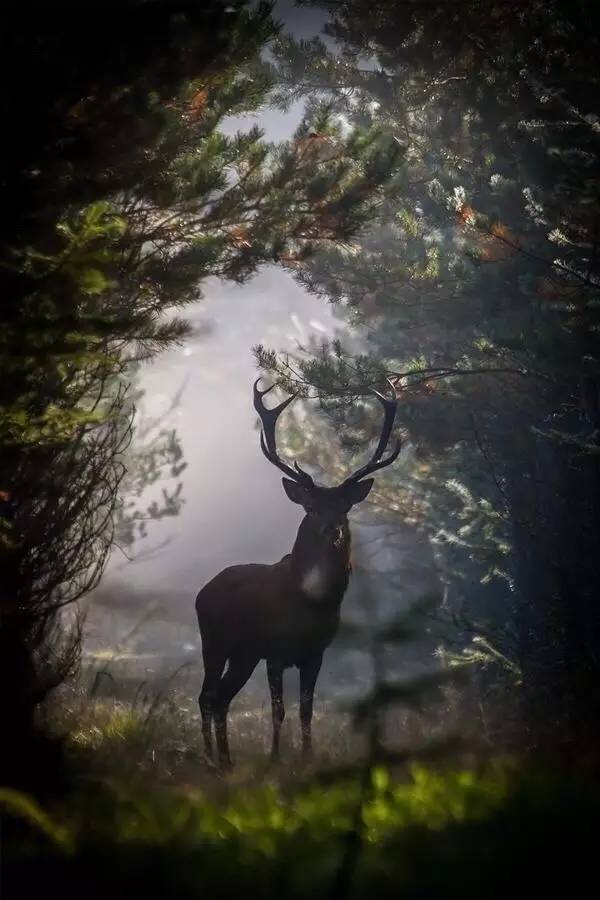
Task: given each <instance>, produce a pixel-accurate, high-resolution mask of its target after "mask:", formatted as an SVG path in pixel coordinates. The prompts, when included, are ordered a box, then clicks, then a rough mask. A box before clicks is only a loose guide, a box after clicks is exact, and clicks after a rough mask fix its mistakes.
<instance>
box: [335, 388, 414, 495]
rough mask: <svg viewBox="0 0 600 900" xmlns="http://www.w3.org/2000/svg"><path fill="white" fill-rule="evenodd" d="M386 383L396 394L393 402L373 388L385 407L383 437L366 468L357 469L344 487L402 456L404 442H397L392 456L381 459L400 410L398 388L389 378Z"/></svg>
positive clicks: (345, 482)
mask: <svg viewBox="0 0 600 900" xmlns="http://www.w3.org/2000/svg"><path fill="white" fill-rule="evenodd" d="M386 381H387V383H388V384H389V386H390V388H391V389H392V392H393V394H394V399H393V400H390V399H389V398H388V397H384V396H383V394H380V393H379V391H376V390H374V389H373V388H371V392H372V393H373V394H375V396H376V397H377V399H378V400H379V402H380V403H381V405H382V406H383V427H382V429H381V437H380V438H379V443H378V444H377V448H376V449H375V452H374V453H373V456H372V457H371V459H370V460H369V461H368V462H367V463H365V465H364V466H361V468H360V469H357V471H356V472H354V474H353V475H350V476H348V478H346V480H345V481H344V485H343V486H346V485H349V484H356V482H357V481H360V479H361V478H364V477H365V475H370V474H371V472H376V471H377V470H378V469H384V468H385V467H386V466H389V465H390V464H391V463H393V462H394V460H395V459H397V457H398V455H399V454H400V450H401V449H402V441H400V440H397V441H396V446H395V447H394V449H393V450H392V452H391V453H390V455H389V456H388V457H387V458H386V459H382V458H381V457H382V456H383V453H384V451H385V448H386V447H387V444H388V441H389V439H390V434H391V433H392V427H393V425H394V419H395V418H396V410H397V408H398V396H397V394H396V388H395V387H394V385H393V384H392V382H391V381H390V379H389V378H386Z"/></svg>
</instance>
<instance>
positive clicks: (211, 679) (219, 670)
mask: <svg viewBox="0 0 600 900" xmlns="http://www.w3.org/2000/svg"><path fill="white" fill-rule="evenodd" d="M202 656H203V658H204V681H203V682H202V690H201V691H200V696H199V697H198V705H199V707H200V716H201V718H202V737H203V738H204V750H205V753H206V755H207V756H208V758H209V759H212V758H213V745H212V718H213V706H214V700H215V694H216V691H217V687H218V686H219V681H220V680H221V675H222V674H223V669H224V668H225V662H226V659H225V657H224V656H222V655H221V654H216V653H211V652H210V651H207V650H205V649H204V646H203V647H202Z"/></svg>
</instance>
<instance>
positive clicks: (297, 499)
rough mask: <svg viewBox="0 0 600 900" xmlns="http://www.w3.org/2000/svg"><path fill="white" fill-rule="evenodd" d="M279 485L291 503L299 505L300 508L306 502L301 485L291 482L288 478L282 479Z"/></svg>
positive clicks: (304, 492) (304, 491)
mask: <svg viewBox="0 0 600 900" xmlns="http://www.w3.org/2000/svg"><path fill="white" fill-rule="evenodd" d="M281 483H282V485H283V489H284V491H285V492H286V494H287V495H288V498H289V499H290V500H291V501H292V503H299V504H300V505H301V506H302V505H303V503H304V502H305V500H306V490H305V489H304V488H303V487H302V485H300V484H296V482H295V481H292V480H291V479H290V478H282V479H281Z"/></svg>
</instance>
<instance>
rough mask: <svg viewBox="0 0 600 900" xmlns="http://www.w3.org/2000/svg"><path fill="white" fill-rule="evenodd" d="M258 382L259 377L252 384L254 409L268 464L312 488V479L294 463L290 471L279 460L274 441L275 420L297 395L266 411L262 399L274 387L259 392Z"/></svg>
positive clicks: (289, 467) (261, 446) (261, 445)
mask: <svg viewBox="0 0 600 900" xmlns="http://www.w3.org/2000/svg"><path fill="white" fill-rule="evenodd" d="M259 381H260V377H259V378H257V379H256V381H255V382H254V408H255V410H256V412H257V413H258V415H259V416H260V420H261V422H262V426H263V427H262V431H261V433H260V448H261V450H262V452H263V453H264V455H265V456H266V458H267V459H268V460H269V462H270V463H272V464H273V465H274V466H277V468H278V469H281V471H282V472H285V474H286V475H289V477H290V478H292V479H293V480H294V481H298V482H300V483H302V484H304V485H305V486H306V487H312V486H313V484H314V482H313V480H312V478H311V477H310V475H309V474H308V473H307V472H304V471H303V470H302V469H301V468H300V466H299V465H298V464H297V463H294V468H293V469H292V467H291V466H288V465H287V463H284V462H283V460H282V459H280V458H279V454H278V453H277V444H276V441H275V425H276V424H277V419H278V418H279V416H280V415H281V413H282V412H283V410H284V409H285V408H286V406H289V404H290V403H291V402H292V400H295V398H296V396H297V395H296V394H292V396H291V397H287V398H286V399H285V400H283V402H282V403H280V404H279V405H278V406H275V407H274V408H273V409H267V407H266V406H265V405H264V403H263V400H262V398H263V397H264V395H265V394H268V393H269V391H272V390H273V388H274V387H275V385H274V384H272V385H271V386H270V387H268V388H266V389H265V390H264V391H261V390H260V388H259V387H258V382H259Z"/></svg>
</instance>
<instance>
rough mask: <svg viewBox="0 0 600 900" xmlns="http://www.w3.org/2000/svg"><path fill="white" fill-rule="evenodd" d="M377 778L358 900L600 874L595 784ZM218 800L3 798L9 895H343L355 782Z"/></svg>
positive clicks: (532, 778)
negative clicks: (49, 803) (49, 801)
mask: <svg viewBox="0 0 600 900" xmlns="http://www.w3.org/2000/svg"><path fill="white" fill-rule="evenodd" d="M370 780H371V791H372V792H371V795H370V798H369V800H368V802H366V803H365V804H364V805H363V806H362V808H361V809H360V818H361V819H362V823H363V829H364V831H363V838H362V841H361V843H360V844H359V845H358V847H357V857H356V860H355V861H354V866H353V871H352V873H351V878H350V883H349V894H348V895H349V896H353V897H363V896H364V897H366V896H372V893H373V891H377V893H378V895H379V896H392V895H393V896H397V894H398V892H399V891H400V892H401V893H402V895H403V896H406V897H415V898H416V897H422V896H435V895H437V894H438V892H439V891H441V890H442V889H443V891H444V894H445V895H446V896H451V897H477V896H481V894H482V893H484V894H485V895H486V896H488V897H502V896H505V892H506V891H507V890H508V889H509V886H510V884H514V882H515V879H516V880H518V881H519V882H520V883H524V881H525V880H528V879H529V878H534V879H535V883H536V887H537V888H538V889H540V890H543V889H545V888H549V887H550V885H554V886H556V884H557V883H562V882H563V881H564V882H565V883H566V880H567V879H568V882H569V883H570V884H571V886H572V887H574V886H575V885H577V884H579V883H581V884H583V883H584V879H585V877H586V876H587V875H588V874H591V872H592V866H593V858H594V855H593V852H592V847H593V822H594V821H595V817H596V816H597V813H598V803H599V798H598V792H597V789H596V787H595V785H594V783H593V782H590V781H586V779H585V778H583V777H582V778H573V777H570V778H566V779H564V778H560V777H558V776H557V775H556V774H552V773H551V772H550V773H540V772H538V773H536V774H534V773H532V772H525V773H519V772H515V771H511V768H510V767H506V766H505V767H502V766H495V767H490V768H489V769H488V770H487V771H484V772H480V773H475V772H472V771H468V770H463V771H458V772H446V773H439V772H435V771H433V770H430V769H425V768H414V769H413V770H412V772H411V774H410V776H409V777H407V778H404V779H397V778H396V777H393V776H392V775H391V773H389V772H388V771H386V770H385V769H382V768H376V769H374V770H372V772H371V779H370ZM220 793H221V797H219V796H218V794H219V790H218V789H216V794H215V793H213V795H212V796H211V795H210V794H206V793H202V792H200V791H197V790H194V789H193V788H188V789H187V790H185V791H177V792H174V791H169V792H167V791H161V790H155V791H153V792H152V793H147V792H146V793H145V794H143V795H140V794H138V793H137V792H136V791H135V790H132V789H128V788H127V787H125V786H124V785H119V784H115V785H113V786H112V787H108V786H104V787H99V786H90V787H89V788H86V789H80V790H79V791H78V792H76V793H74V794H71V795H70V796H68V797H67V798H65V800H64V801H63V802H61V803H60V804H56V805H53V807H52V808H51V810H50V811H49V812H47V811H46V810H44V809H42V808H41V807H39V806H38V805H37V804H36V803H35V802H34V801H31V800H30V799H28V798H26V797H23V796H22V795H16V794H8V793H7V792H5V793H4V794H2V795H1V797H0V802H1V803H2V806H3V810H4V817H5V818H6V819H7V820H8V821H7V825H8V828H7V830H8V832H9V834H8V839H7V840H6V841H5V849H4V879H5V886H6V889H7V890H9V889H12V890H14V889H15V888H16V887H17V886H18V887H19V888H20V890H23V891H24V890H29V889H32V888H34V887H35V886H36V885H41V884H44V885H45V888H46V889H49V888H53V887H54V886H56V888H57V889H60V892H61V894H62V896H65V897H70V896H76V892H78V891H79V890H80V884H81V881H80V879H81V878H82V877H86V876H87V882H86V884H87V886H86V891H87V893H88V894H89V895H90V896H91V897H96V896H98V897H100V896H106V892H110V893H112V894H116V895H117V896H125V895H127V894H128V893H130V892H131V891H133V892H134V894H136V893H142V892H143V894H144V896H148V897H155V896H162V895H163V892H164V890H165V889H166V886H168V890H169V893H170V895H171V896H173V897H191V896H196V895H197V893H198V891H202V892H203V893H210V895H211V896H213V897H229V896H233V895H234V894H237V893H239V892H240V891H244V890H252V891H260V894H261V896H264V897H279V896H282V894H283V895H285V896H286V897H298V898H301V897H309V896H310V897H321V896H323V897H325V896H331V891H332V889H333V885H334V883H335V881H336V879H337V878H338V876H339V870H340V866H341V865H343V864H344V863H343V860H344V848H345V846H346V842H347V840H348V835H349V834H350V833H352V829H353V828H354V826H355V818H356V809H357V804H359V802H360V790H359V787H358V783H357V782H356V781H355V780H354V779H345V780H340V781H336V782H334V783H331V784H329V785H327V786H322V785H316V784H315V785H314V786H299V787H296V788H294V789H290V788H288V789H282V788H278V787H277V786H276V785H274V784H269V785H267V786H265V787H263V788H258V789H257V788H253V789H248V788H244V787H237V788H233V787H232V788H229V789H226V788H225V786H223V788H222V789H221V791H220ZM17 825H18V828H16V826H17ZM15 834H18V842H17V841H16V840H15V837H14V836H13V835H15ZM549 858H552V859H553V864H552V866H549V865H548V859H549ZM507 859H509V860H510V865H509V866H507ZM509 871H510V875H509ZM91 873H93V878H91V877H89V876H90V875H91Z"/></svg>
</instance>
